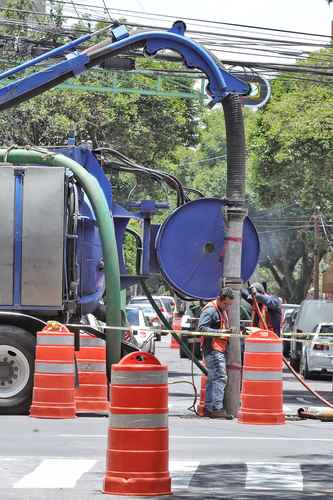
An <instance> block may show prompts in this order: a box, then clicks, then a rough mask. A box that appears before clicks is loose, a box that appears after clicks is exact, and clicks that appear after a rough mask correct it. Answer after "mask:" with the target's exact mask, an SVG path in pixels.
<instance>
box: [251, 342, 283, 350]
mask: <svg viewBox="0 0 333 500" xmlns="http://www.w3.org/2000/svg"><path fill="white" fill-rule="evenodd" d="M245 351H246V352H282V342H274V344H273V343H271V344H268V343H266V342H264V341H262V342H245Z"/></svg>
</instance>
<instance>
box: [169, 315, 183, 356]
mask: <svg viewBox="0 0 333 500" xmlns="http://www.w3.org/2000/svg"><path fill="white" fill-rule="evenodd" d="M172 329H173V330H174V331H175V332H180V331H181V329H182V315H181V314H179V313H174V315H173V321H172ZM170 347H171V349H179V344H178V342H177V340H175V339H174V338H173V336H172V335H171V342H170Z"/></svg>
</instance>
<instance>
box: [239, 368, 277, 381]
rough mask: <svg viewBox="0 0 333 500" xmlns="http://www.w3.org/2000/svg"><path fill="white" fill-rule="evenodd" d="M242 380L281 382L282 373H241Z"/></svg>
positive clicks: (245, 371)
mask: <svg viewBox="0 0 333 500" xmlns="http://www.w3.org/2000/svg"><path fill="white" fill-rule="evenodd" d="M243 379H244V380H282V371H280V372H252V371H247V370H244V371H243Z"/></svg>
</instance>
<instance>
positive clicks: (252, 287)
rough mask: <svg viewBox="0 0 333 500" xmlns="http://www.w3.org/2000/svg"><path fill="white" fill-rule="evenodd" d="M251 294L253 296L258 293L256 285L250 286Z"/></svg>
mask: <svg viewBox="0 0 333 500" xmlns="http://www.w3.org/2000/svg"><path fill="white" fill-rule="evenodd" d="M250 294H251V295H252V296H253V295H256V294H257V289H256V287H255V286H253V285H251V286H250Z"/></svg>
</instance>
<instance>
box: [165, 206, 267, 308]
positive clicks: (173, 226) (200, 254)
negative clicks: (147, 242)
mask: <svg viewBox="0 0 333 500" xmlns="http://www.w3.org/2000/svg"><path fill="white" fill-rule="evenodd" d="M224 213H225V207H224V204H223V202H222V201H221V200H220V199H217V198H201V199H199V200H195V201H192V202H190V203H186V204H185V205H182V206H181V207H179V208H178V209H177V210H175V211H174V212H173V213H172V214H171V215H170V216H169V218H168V219H167V220H166V221H165V222H164V223H163V224H162V226H161V228H160V230H159V232H158V234H157V238H156V253H157V258H158V261H159V264H160V268H161V272H162V274H163V276H164V277H165V279H166V280H167V281H168V282H169V283H170V285H171V286H172V287H173V288H174V289H175V290H176V291H178V292H180V294H181V295H185V296H187V297H189V298H193V299H200V300H210V299H213V298H215V297H216V296H217V294H218V291H219V288H220V283H221V279H222V278H223V256H224V233H225V228H224ZM258 259H259V238H258V235H257V232H256V229H255V227H254V225H253V224H252V222H251V221H250V219H249V218H248V217H246V218H245V221H244V229H243V249H242V267H241V277H242V280H243V281H244V282H245V281H247V280H248V279H249V278H250V276H251V275H252V274H253V272H254V270H255V268H256V266H257V263H258Z"/></svg>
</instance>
